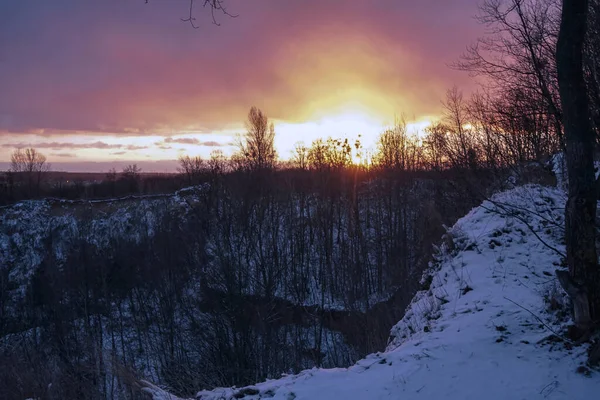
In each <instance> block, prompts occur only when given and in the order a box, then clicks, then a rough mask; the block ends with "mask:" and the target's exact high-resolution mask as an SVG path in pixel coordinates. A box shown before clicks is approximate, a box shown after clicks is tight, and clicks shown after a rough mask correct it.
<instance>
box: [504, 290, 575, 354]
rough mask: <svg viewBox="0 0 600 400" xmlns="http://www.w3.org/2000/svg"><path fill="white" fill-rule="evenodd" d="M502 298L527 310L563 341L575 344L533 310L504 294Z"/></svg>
mask: <svg viewBox="0 0 600 400" xmlns="http://www.w3.org/2000/svg"><path fill="white" fill-rule="evenodd" d="M504 299H505V300H508V301H510V302H511V303H513V304H514V305H515V306H517V307H519V308H521V309H523V310H525V311H527V312H528V313H529V314H531V315H533V317H534V318H535V319H537V320H538V321H539V322H540V323H541V324H542V325H544V326H545V327H546V329H548V330H549V331H550V332H552V333H553V334H554V335H556V336H557V337H559V338H561V339H562V340H564V341H565V342H568V343H570V344H575V343H573V341H571V340H570V339H568V338H566V337H564V336H563V335H561V334H559V333H558V332H556V331H555V330H554V329H552V328H551V327H550V326H549V325H548V324H546V323H545V322H544V320H542V319H541V318H540V317H538V316H537V315H535V314H534V313H533V311H531V310H529V309H527V308H525V307H523V306H522V305H520V304H519V303H517V302H515V301H513V300H511V299H509V298H508V297H506V296H504Z"/></svg>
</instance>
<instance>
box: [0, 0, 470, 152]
mask: <svg viewBox="0 0 600 400" xmlns="http://www.w3.org/2000/svg"><path fill="white" fill-rule="evenodd" d="M186 3H187V1H185V0H178V1H169V2H163V1H151V2H150V3H149V4H147V5H145V4H144V2H143V1H129V2H123V1H120V0H107V1H101V2H87V1H79V0H53V1H52V2H49V1H46V0H30V1H26V2H25V1H18V2H2V4H1V5H0V80H1V84H0V86H1V87H2V91H1V93H0V135H9V134H12V135H16V134H20V133H37V134H41V135H44V136H49V135H54V136H64V135H69V134H72V135H75V134H76V135H88V134H94V135H102V134H107V135H108V134H110V135H128V136H131V135H140V136H144V135H148V134H167V133H177V132H181V131H190V130H201V131H207V132H210V131H213V130H219V129H225V128H227V127H228V126H231V124H235V123H238V122H239V121H242V120H243V119H244V117H245V115H246V112H247V110H248V109H249V107H250V106H251V105H257V106H259V107H261V108H263V109H264V110H265V111H266V112H267V113H268V114H269V115H270V116H272V117H274V118H276V119H279V120H284V121H290V122H294V121H304V120H310V119H311V118H315V117H317V116H319V115H326V114H327V113H331V112H338V111H343V110H344V108H347V107H367V108H369V109H370V111H371V112H375V113H381V114H382V115H390V114H393V113H401V112H404V113H406V114H407V115H409V116H413V115H414V116H417V117H418V116H420V115H431V114H435V113H437V112H438V111H439V108H440V107H439V99H440V97H441V96H442V95H443V92H444V90H445V89H446V88H447V87H449V86H451V85H452V84H459V85H463V86H464V85H469V84H470V83H469V82H468V80H467V79H468V78H467V77H466V76H464V75H462V74H460V73H457V72H455V71H451V70H450V69H448V68H447V66H446V64H447V63H448V62H450V61H452V60H454V59H455V58H456V57H457V56H458V55H459V54H460V52H461V51H462V49H463V48H464V46H465V45H466V44H467V43H469V42H470V41H471V40H472V39H473V38H474V37H475V36H476V35H477V34H478V29H479V28H478V27H477V26H476V24H475V22H474V21H473V20H472V19H471V18H470V16H472V15H473V14H475V13H476V7H475V5H476V0H455V1H452V2H449V1H444V2H442V1H435V0H421V1H418V2H417V1H412V0H411V1H409V0H404V1H399V0H378V1H376V2H368V1H364V0H345V1H343V2H341V1H321V0H290V1H271V0H254V1H247V0H228V6H229V9H230V10H232V12H235V13H236V14H239V17H238V18H235V19H228V18H227V17H224V16H221V17H219V18H220V22H221V23H222V25H221V26H220V27H216V26H214V25H212V24H211V21H210V16H209V15H207V14H206V13H203V12H202V10H201V9H199V10H198V15H197V16H198V23H199V24H200V29H197V30H194V29H191V28H190V27H189V25H186V24H184V23H182V22H180V17H182V16H185V13H186ZM2 132H3V133H2ZM165 142H166V141H165ZM179 143H183V142H179ZM48 144H52V143H48ZM189 144H196V143H189ZM97 145H98V146H101V144H100V142H98V143H97ZM204 145H205V146H210V144H208V143H204ZM107 146H110V145H107ZM38 147H40V146H38ZM65 147H69V146H65ZM48 148H51V149H57V148H60V147H48ZM70 148H76V147H74V146H70ZM97 148H98V149H101V147H97ZM111 148H113V149H116V147H106V148H104V149H111Z"/></svg>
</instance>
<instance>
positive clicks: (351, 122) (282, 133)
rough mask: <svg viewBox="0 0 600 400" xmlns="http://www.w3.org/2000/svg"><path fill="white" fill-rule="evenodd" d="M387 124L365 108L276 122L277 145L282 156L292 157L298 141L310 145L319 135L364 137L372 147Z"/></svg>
mask: <svg viewBox="0 0 600 400" xmlns="http://www.w3.org/2000/svg"><path fill="white" fill-rule="evenodd" d="M384 125H385V124H384V123H383V122H382V121H380V120H378V119H377V118H376V117H373V116H370V115H368V114H366V113H362V112H347V113H342V114H338V115H333V116H330V117H324V118H321V119H319V120H316V121H307V122H301V123H288V122H277V121H276V122H275V132H276V136H275V147H276V148H277V151H278V152H279V157H280V158H281V159H288V158H289V157H290V156H291V154H292V151H293V149H294V144H295V143H298V142H304V144H305V145H306V146H308V147H309V146H310V145H311V143H312V142H313V141H314V140H316V139H327V138H329V137H331V138H334V139H348V140H350V141H351V142H352V143H354V141H355V140H357V139H358V140H360V142H361V144H362V147H363V148H364V149H368V148H372V147H374V146H375V144H376V142H377V138H378V136H379V134H380V133H381V131H382V129H383V126H384Z"/></svg>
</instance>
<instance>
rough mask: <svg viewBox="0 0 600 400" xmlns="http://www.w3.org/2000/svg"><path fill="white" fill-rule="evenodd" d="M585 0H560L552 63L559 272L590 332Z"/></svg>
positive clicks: (598, 300)
mask: <svg viewBox="0 0 600 400" xmlns="http://www.w3.org/2000/svg"><path fill="white" fill-rule="evenodd" d="M588 6H589V3H588V1H587V0H564V1H563V10H562V19H561V25H560V34H559V38H558V44H557V51H556V60H557V67H558V83H559V89H560V97H561V102H562V108H563V120H564V127H565V137H566V147H567V172H568V177H569V199H568V202H567V207H566V211H565V217H566V227H565V234H566V243H567V263H568V266H569V275H568V276H567V275H566V274H561V273H560V272H559V273H558V275H559V278H560V280H561V283H562V284H563V287H564V288H565V289H566V290H567V292H568V293H569V294H570V296H571V297H572V299H573V302H574V319H575V323H576V324H577V325H578V326H579V327H580V328H582V329H583V330H584V331H589V330H590V329H591V328H592V327H593V325H594V323H595V322H597V321H598V320H599V319H600V269H599V268H598V261H597V260H598V259H597V254H596V230H595V221H596V207H597V192H596V188H595V176H594V147H595V135H594V131H593V129H592V126H591V124H590V111H589V100H588V94H587V87H586V81H585V76H584V65H583V60H584V41H585V37H586V30H587V15H588Z"/></svg>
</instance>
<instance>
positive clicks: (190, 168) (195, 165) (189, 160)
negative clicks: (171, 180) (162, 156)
mask: <svg viewBox="0 0 600 400" xmlns="http://www.w3.org/2000/svg"><path fill="white" fill-rule="evenodd" d="M178 162H179V167H177V171H178V172H179V173H180V174H183V175H185V176H186V178H187V181H188V184H189V185H192V184H196V183H198V180H199V178H200V177H201V176H202V174H203V173H204V172H205V171H206V170H207V165H206V162H205V161H204V160H203V159H202V157H200V156H196V157H190V156H187V155H186V156H183V155H182V156H180V157H179V159H178Z"/></svg>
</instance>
